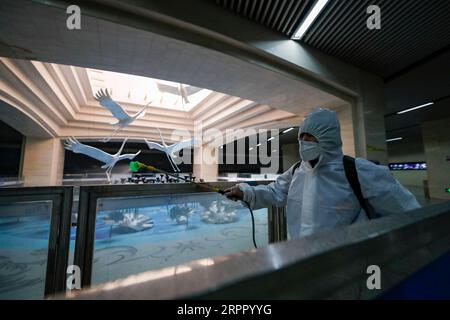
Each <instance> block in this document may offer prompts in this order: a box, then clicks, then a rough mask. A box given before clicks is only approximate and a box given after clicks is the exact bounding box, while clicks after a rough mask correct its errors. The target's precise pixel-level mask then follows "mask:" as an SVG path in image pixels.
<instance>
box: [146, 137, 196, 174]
mask: <svg viewBox="0 0 450 320" xmlns="http://www.w3.org/2000/svg"><path fill="white" fill-rule="evenodd" d="M158 132H159V136H160V137H161V143H162V144H159V143H157V142H151V141H148V140H147V139H144V140H145V142H146V143H147V146H148V147H149V148H150V149H157V150H159V151H162V152H164V153H165V154H166V156H167V159H169V162H170V165H171V166H172V169H173V170H174V171H175V172H180V169H179V168H178V166H177V164H176V163H175V160H174V159H175V158H176V156H175V155H174V153H175V152H178V151H180V150H182V149H184V148H190V147H192V146H194V145H195V144H196V140H195V139H187V140H183V141H180V142H177V143H174V144H171V145H170V146H168V145H167V144H166V143H165V141H164V138H163V136H162V134H161V130H159V128H158Z"/></svg>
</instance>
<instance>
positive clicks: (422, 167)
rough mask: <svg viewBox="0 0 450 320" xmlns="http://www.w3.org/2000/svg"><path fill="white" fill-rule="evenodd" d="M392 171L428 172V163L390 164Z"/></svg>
mask: <svg viewBox="0 0 450 320" xmlns="http://www.w3.org/2000/svg"><path fill="white" fill-rule="evenodd" d="M389 169H390V170H427V163H426V162H394V163H389Z"/></svg>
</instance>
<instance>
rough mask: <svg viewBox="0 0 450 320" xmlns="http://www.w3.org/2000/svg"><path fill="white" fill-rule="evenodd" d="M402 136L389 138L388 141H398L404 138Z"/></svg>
mask: <svg viewBox="0 0 450 320" xmlns="http://www.w3.org/2000/svg"><path fill="white" fill-rule="evenodd" d="M402 139H403V138H402V137H398V138H392V139H387V140H386V142H391V141H398V140H402Z"/></svg>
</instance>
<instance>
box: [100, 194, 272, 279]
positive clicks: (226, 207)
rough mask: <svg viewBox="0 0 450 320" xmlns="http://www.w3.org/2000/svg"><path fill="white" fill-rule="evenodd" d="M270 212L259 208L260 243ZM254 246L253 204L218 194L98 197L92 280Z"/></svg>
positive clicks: (260, 243)
mask: <svg viewBox="0 0 450 320" xmlns="http://www.w3.org/2000/svg"><path fill="white" fill-rule="evenodd" d="M268 211H269V210H268V209H261V210H255V211H254V216H255V235H256V243H257V245H258V247H262V246H265V245H267V244H268V243H269V232H268ZM251 248H253V241H252V221H251V215H250V211H249V209H248V208H247V207H246V206H244V205H243V204H242V203H241V202H235V201H230V200H228V199H226V198H225V197H223V196H222V195H220V194H218V193H209V192H208V193H205V192H202V193H188V194H169V195H157V196H146V197H116V198H99V199H97V214H96V220H95V240H94V248H93V250H94V251H93V260H92V279H91V281H92V282H91V283H92V284H98V283H103V282H107V281H111V280H115V279H119V278H123V277H126V276H129V275H132V274H136V273H140V272H144V271H148V270H152V269H159V268H162V267H166V266H172V265H178V264H181V263H185V262H188V261H191V260H195V259H200V258H205V257H213V256H220V255H225V254H229V253H235V252H239V251H245V250H249V249H251Z"/></svg>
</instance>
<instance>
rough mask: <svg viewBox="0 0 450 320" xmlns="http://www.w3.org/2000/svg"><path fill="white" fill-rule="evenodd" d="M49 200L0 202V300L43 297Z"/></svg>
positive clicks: (47, 241) (50, 206) (50, 212)
mask: <svg viewBox="0 0 450 320" xmlns="http://www.w3.org/2000/svg"><path fill="white" fill-rule="evenodd" d="M51 215H52V201H30V202H15V203H10V204H0V300H4V299H42V298H43V297H44V293H45V278H46V271H47V249H48V243H49V236H50V225H51Z"/></svg>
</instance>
